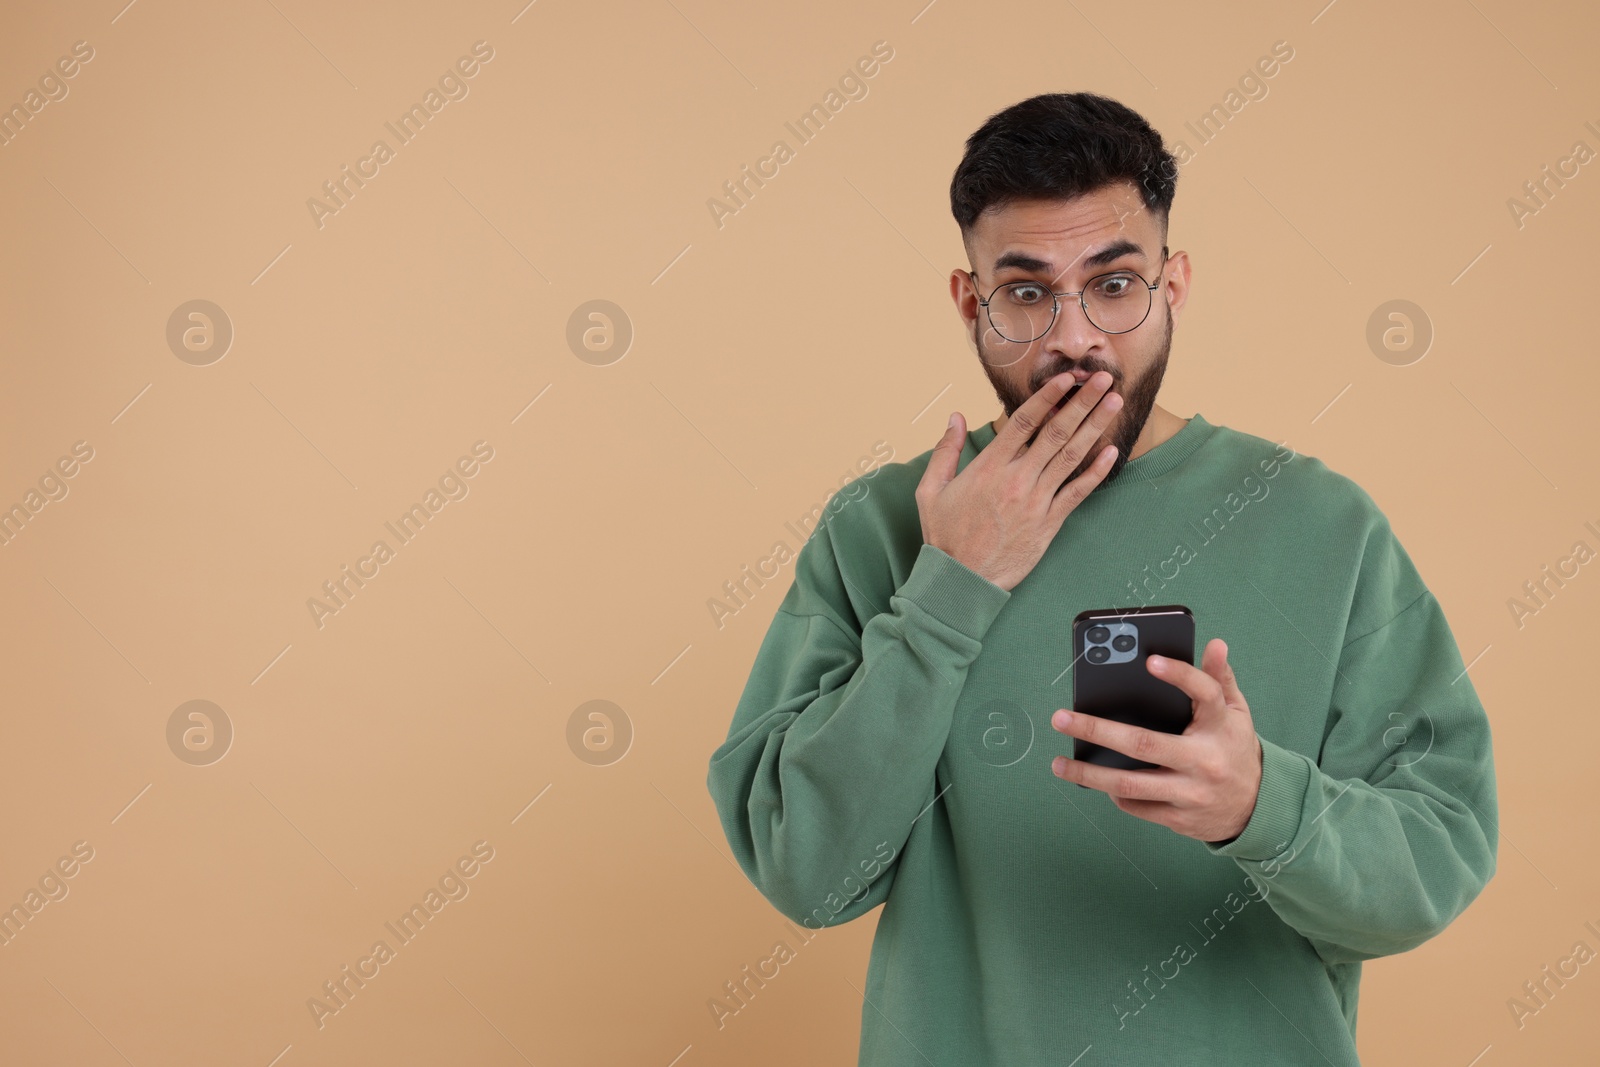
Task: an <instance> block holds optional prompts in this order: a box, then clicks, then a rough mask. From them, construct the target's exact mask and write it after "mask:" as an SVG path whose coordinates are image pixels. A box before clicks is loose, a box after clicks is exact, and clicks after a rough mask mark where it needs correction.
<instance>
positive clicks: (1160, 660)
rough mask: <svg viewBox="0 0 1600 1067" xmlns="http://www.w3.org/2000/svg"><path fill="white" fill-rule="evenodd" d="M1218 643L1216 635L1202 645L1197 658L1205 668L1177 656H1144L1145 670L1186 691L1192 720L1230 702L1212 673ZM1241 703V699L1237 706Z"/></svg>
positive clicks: (1220, 708)
mask: <svg viewBox="0 0 1600 1067" xmlns="http://www.w3.org/2000/svg"><path fill="white" fill-rule="evenodd" d="M1220 643H1221V641H1220V639H1219V638H1213V639H1212V640H1211V642H1210V643H1209V644H1207V645H1206V652H1205V655H1204V656H1203V657H1202V659H1201V662H1202V663H1203V664H1206V669H1202V668H1201V667H1196V666H1193V665H1192V664H1188V663H1185V662H1183V661H1182V660H1179V659H1169V658H1167V657H1165V656H1147V657H1145V669H1146V670H1147V671H1149V672H1150V673H1151V674H1153V675H1154V676H1155V677H1157V678H1160V679H1161V680H1162V681H1163V682H1168V683H1170V684H1172V685H1175V686H1177V687H1178V688H1179V689H1181V690H1183V691H1184V693H1186V694H1188V696H1189V699H1190V700H1192V701H1193V702H1194V716H1195V722H1196V723H1199V722H1201V720H1202V719H1203V718H1208V717H1210V716H1211V715H1214V714H1216V713H1217V712H1219V711H1221V710H1223V709H1225V708H1226V707H1227V705H1228V703H1230V701H1229V700H1228V698H1227V696H1226V694H1225V692H1224V690H1223V685H1222V682H1221V681H1220V680H1218V679H1217V678H1216V677H1215V676H1214V675H1213V674H1212V671H1213V670H1215V664H1216V659H1215V656H1216V653H1215V652H1214V646H1216V645H1218V644H1220ZM1224 647H1226V646H1224ZM1230 673H1231V672H1230ZM1235 692H1237V687H1235ZM1242 705H1243V700H1242V699H1241V700H1240V706H1242Z"/></svg>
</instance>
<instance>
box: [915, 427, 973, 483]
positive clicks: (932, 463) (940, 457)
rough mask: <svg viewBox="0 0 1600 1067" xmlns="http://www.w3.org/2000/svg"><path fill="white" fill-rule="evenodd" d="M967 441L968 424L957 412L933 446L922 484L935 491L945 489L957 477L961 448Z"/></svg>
mask: <svg viewBox="0 0 1600 1067" xmlns="http://www.w3.org/2000/svg"><path fill="white" fill-rule="evenodd" d="M966 439H967V423H966V420H965V419H963V418H962V417H961V412H959V411H957V412H954V413H952V414H951V416H950V425H949V427H948V428H947V429H946V430H945V431H944V436H943V437H941V438H939V443H938V444H936V445H934V446H933V455H931V456H929V457H928V469H927V470H925V471H923V473H922V484H923V485H925V486H928V487H930V488H932V489H934V490H939V489H943V488H944V487H945V486H947V485H949V484H950V481H951V479H953V478H954V477H955V476H956V461H957V460H958V459H960V458H961V446H962V445H963V444H964V443H965V442H966Z"/></svg>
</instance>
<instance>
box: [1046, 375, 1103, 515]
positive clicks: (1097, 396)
mask: <svg viewBox="0 0 1600 1067" xmlns="http://www.w3.org/2000/svg"><path fill="white" fill-rule="evenodd" d="M1112 381H1114V379H1112V376H1110V374H1109V373H1106V371H1094V373H1093V374H1090V378H1088V381H1086V382H1083V387H1082V389H1078V390H1077V392H1075V394H1074V395H1072V398H1070V400H1069V402H1067V403H1064V405H1062V406H1061V411H1056V413H1053V414H1051V416H1050V418H1048V419H1046V421H1045V426H1043V429H1040V430H1038V437H1037V438H1035V440H1034V443H1032V445H1030V446H1029V450H1027V456H1026V461H1027V462H1032V466H1034V470H1037V472H1043V470H1045V466H1046V464H1053V462H1054V461H1056V459H1059V453H1061V451H1064V450H1067V451H1072V453H1074V456H1072V461H1070V462H1067V466H1066V469H1064V470H1061V475H1059V477H1058V478H1056V485H1053V486H1050V488H1051V491H1054V488H1056V486H1059V485H1061V482H1062V480H1064V478H1066V477H1067V474H1069V472H1070V470H1072V469H1074V467H1075V466H1077V462H1078V459H1083V456H1085V454H1086V453H1088V450H1090V446H1091V445H1093V442H1094V437H1099V432H1101V430H1104V429H1106V424H1107V422H1110V418H1112V416H1114V414H1115V413H1117V410H1118V408H1120V406H1122V397H1120V395H1115V394H1112V392H1110V387H1112ZM1090 424H1093V426H1094V435H1093V437H1090V438H1088V440H1083V437H1082V432H1083V427H1086V426H1090Z"/></svg>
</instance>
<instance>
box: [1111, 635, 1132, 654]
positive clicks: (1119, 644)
mask: <svg viewBox="0 0 1600 1067" xmlns="http://www.w3.org/2000/svg"><path fill="white" fill-rule="evenodd" d="M1111 647H1112V648H1114V649H1116V650H1117V651H1118V652H1126V651H1128V650H1129V649H1130V648H1132V647H1133V635H1132V634H1118V635H1117V636H1116V637H1115V638H1113V639H1112V641H1111Z"/></svg>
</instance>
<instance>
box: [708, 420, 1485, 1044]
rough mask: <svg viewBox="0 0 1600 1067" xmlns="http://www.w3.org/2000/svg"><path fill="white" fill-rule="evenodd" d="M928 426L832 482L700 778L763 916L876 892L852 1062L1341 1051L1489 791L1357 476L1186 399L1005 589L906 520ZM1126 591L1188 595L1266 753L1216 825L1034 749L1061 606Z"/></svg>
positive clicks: (1461, 680)
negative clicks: (1240, 806) (1179, 417)
mask: <svg viewBox="0 0 1600 1067" xmlns="http://www.w3.org/2000/svg"><path fill="white" fill-rule="evenodd" d="M994 436H995V431H994V427H993V426H992V424H990V423H984V424H982V425H980V426H979V427H978V428H976V429H974V430H972V431H970V432H969V433H968V435H967V441H966V444H965V446H964V448H963V451H962V454H961V458H960V461H959V468H965V466H966V464H967V463H968V462H970V461H971V460H972V458H973V457H974V456H976V455H977V454H978V452H979V451H981V450H982V449H983V448H984V447H986V446H987V445H988V444H989V443H990V442H991V441H993V440H994ZM930 455H931V450H930V451H929V452H924V453H923V454H921V455H919V456H917V457H916V458H915V459H913V460H911V461H910V462H906V463H889V464H886V465H884V466H882V467H880V468H877V469H875V470H873V471H871V472H870V473H868V474H866V475H864V476H862V477H861V478H859V479H857V481H856V482H852V483H850V484H849V485H847V486H845V487H843V488H842V489H841V490H840V494H839V496H840V498H841V499H842V501H843V503H842V506H838V507H837V508H836V510H833V513H832V514H831V515H830V517H829V518H828V519H827V521H826V522H825V523H822V524H820V525H819V526H818V527H817V528H816V530H815V531H814V532H813V533H812V534H811V536H810V538H809V539H808V540H807V541H806V543H805V545H804V546H803V548H802V549H801V551H800V553H799V554H798V556H797V557H796V559H795V574H794V581H793V584H792V585H791V587H790V588H789V590H788V592H787V594H786V595H785V597H784V599H783V601H782V603H781V604H780V606H779V607H778V609H777V613H776V615H775V616H774V617H773V620H772V624H771V627H770V628H769V629H768V631H767V633H766V636H765V638H764V639H763V641H762V643H761V646H760V651H759V652H758V654H757V656H756V661H755V665H754V667H753V669H752V670H751V674H750V678H749V681H748V683H747V684H746V686H745V688H744V691H743V694H742V696H741V697H740V699H739V703H738V706H737V708H736V709H735V711H734V715H733V722H732V726H731V728H730V729H729V731H728V736H727V740H726V741H725V742H723V744H722V745H721V746H720V747H719V748H718V749H717V750H716V752H715V753H714V754H713V755H712V757H711V761H710V771H709V775H708V778H707V785H708V787H709V789H710V792H711V796H712V799H713V800H714V801H715V803H716V807H717V811H718V814H719V816H720V818H721V821H722V827H723V831H724V833H725V834H726V835H727V838H728V842H729V844H730V845H731V846H732V849H733V854H734V856H735V857H736V858H737V859H738V861H739V864H740V866H741V867H742V868H743V869H744V871H745V873H746V874H747V875H748V876H749V878H750V880H751V882H753V883H754V884H755V886H756V888H757V889H758V890H759V891H760V892H761V893H762V895H763V896H765V897H766V898H767V900H768V901H770V902H771V903H772V905H773V906H774V907H775V908H776V909H777V910H778V911H779V912H781V913H782V914H784V915H786V916H788V917H789V918H790V919H792V920H794V921H795V922H797V923H801V924H803V925H805V926H807V927H810V928H812V929H816V928H820V927H824V926H833V925H837V924H839V923H843V922H848V921H850V920H851V919H855V918H858V917H859V916H861V915H864V914H866V913H867V912H869V911H871V910H872V909H873V908H876V907H877V906H878V905H880V904H882V905H883V912H882V914H881V915H880V916H879V919H878V926H877V931H876V935H875V937H874V940H873V945H872V953H871V960H870V962H869V965H868V969H867V978H866V996H865V1002H864V1003H863V1005H862V1009H861V1045H860V1063H861V1064H863V1065H870V1067H900V1065H904V1067H930V1065H931V1067H994V1065H1004V1067H1027V1065H1032V1064H1040V1065H1043V1064H1051V1065H1054V1067H1063V1065H1066V1064H1069V1063H1076V1064H1081V1065H1082V1067H1089V1065H1091V1064H1107V1063H1116V1064H1129V1063H1137V1064H1158V1063H1162V1064H1165V1063H1181V1064H1189V1065H1192V1064H1226V1065H1229V1067H1236V1065H1239V1064H1317V1065H1322V1064H1335V1065H1343V1064H1355V1063H1358V1062H1359V1061H1358V1059H1357V1055H1356V1039H1355V1030H1356V998H1357V991H1358V985H1359V982H1360V978H1361V961H1362V960H1367V959H1371V958H1373V957H1376V956H1384V955H1390V954H1393V953H1397V952H1405V951H1407V950H1408V949H1412V948H1415V947H1416V946H1418V945H1420V944H1422V943H1423V942H1424V941H1426V940H1427V939H1428V938H1430V937H1433V936H1434V935H1435V934H1438V933H1439V932H1440V931H1441V930H1443V929H1444V928H1445V927H1446V926H1447V925H1448V924H1449V923H1450V922H1451V920H1453V919H1454V918H1455V917H1456V916H1457V915H1459V914H1460V913H1461V911H1462V910H1463V909H1464V908H1465V907H1466V906H1467V905H1468V904H1469V903H1471V901H1472V900H1473V899H1474V898H1475V897H1476V896H1477V894H1478V893H1479V892H1480V891H1481V890H1482V889H1483V887H1484V885H1485V884H1486V883H1487V881H1488V880H1489V878H1490V876H1491V875H1492V874H1493V873H1494V869H1495V858H1496V844H1497V831H1496V824H1497V816H1498V809H1497V804H1496V797H1495V784H1494V765H1493V760H1492V754H1491V750H1490V732H1489V723H1488V720H1487V718H1486V717H1485V715H1484V710H1483V706H1482V704H1481V703H1480V702H1479V700H1478V696H1477V693H1476V691H1475V690H1474V689H1473V686H1472V681H1471V679H1470V678H1469V677H1468V676H1467V674H1466V672H1465V668H1464V666H1463V663H1462V659H1461V655H1460V652H1459V651H1458V649H1457V647H1456V644H1455V640H1454V638H1453V636H1452V634H1451V632H1450V628H1449V626H1448V625H1447V624H1446V621H1445V617H1444V614H1443V612H1442V611H1441V610H1440V607H1439V603H1438V601H1437V600H1435V599H1434V597H1433V595H1432V594H1431V593H1430V592H1429V591H1428V589H1427V587H1426V586H1425V585H1424V584H1423V581H1422V578H1421V577H1420V576H1419V574H1418V573H1417V570H1416V568H1415V567H1414V566H1413V565H1412V562H1411V559H1410V557H1409V556H1408V555H1407V554H1406V552H1405V550H1404V549H1403V548H1402V547H1401V545H1400V542H1399V541H1398V540H1397V539H1396V537H1395V535H1394V533H1393V531H1392V530H1391V529H1390V527H1389V523H1388V521H1387V520H1386V519H1385V518H1384V516H1383V514H1382V513H1381V512H1380V511H1379V510H1378V507H1377V505H1376V504H1375V503H1374V502H1373V500H1372V498H1371V497H1370V496H1368V495H1367V493H1366V492H1365V491H1363V490H1362V489H1361V488H1360V487H1359V486H1358V485H1356V484H1355V483H1354V482H1352V481H1351V480H1350V479H1348V478H1346V477H1344V476H1343V475H1340V474H1337V473H1335V472H1334V471H1332V470H1330V469H1329V468H1328V467H1326V466H1324V465H1323V464H1322V463H1321V462H1320V461H1319V460H1317V459H1314V458H1312V457H1310V456H1305V455H1299V454H1296V453H1295V452H1294V451H1293V450H1292V449H1290V448H1288V447H1287V446H1274V445H1273V444H1271V443H1270V442H1268V441H1265V440H1263V439H1261V438H1259V437H1255V436H1252V435H1250V434H1246V433H1241V432H1239V431H1236V430H1232V429H1229V428H1228V427H1225V426H1216V425H1213V424H1211V423H1209V422H1207V421H1206V420H1205V419H1204V418H1202V417H1201V416H1200V415H1195V416H1194V417H1193V418H1192V419H1190V420H1189V421H1188V423H1187V424H1186V425H1185V426H1184V428H1183V429H1181V430H1180V431H1179V432H1178V433H1177V434H1175V435H1174V436H1173V437H1171V438H1169V439H1168V440H1166V441H1164V442H1162V443H1161V444H1160V445H1158V446H1156V447H1155V448H1153V449H1151V450H1150V451H1149V452H1146V453H1145V454H1143V455H1141V456H1139V457H1137V458H1136V459H1133V460H1130V461H1129V462H1128V464H1127V465H1126V467H1125V468H1124V469H1123V470H1122V472H1121V474H1120V475H1119V477H1118V478H1117V479H1115V480H1114V481H1112V482H1111V483H1110V484H1108V485H1105V486H1103V487H1102V488H1101V489H1100V490H1098V491H1097V492H1095V493H1093V494H1091V495H1090V496H1089V497H1088V498H1087V499H1086V500H1085V501H1084V502H1083V503H1082V504H1080V505H1079V506H1078V508H1077V509H1076V510H1075V511H1074V512H1073V513H1072V514H1071V515H1069V516H1068V517H1067V519H1066V522H1065V523H1064V524H1063V525H1062V527H1061V529H1060V531H1059V532H1058V533H1057V535H1056V537H1055V538H1054V539H1053V541H1052V542H1051V544H1050V546H1049V547H1048V548H1047V549H1046V550H1045V553H1044V555H1043V557H1042V558H1041V559H1040V560H1039V563H1038V564H1037V565H1036V566H1035V568H1034V569H1033V571H1032V572H1031V573H1030V574H1029V575H1028V576H1027V577H1026V578H1024V579H1023V580H1022V582H1021V583H1020V584H1018V585H1017V586H1016V587H1015V588H1014V589H1012V590H1010V591H1007V590H1004V589H1001V588H1000V587H999V586H997V585H995V584H993V583H992V582H990V581H988V580H987V579H986V578H984V577H982V576H981V575H979V574H977V573H976V572H975V571H972V570H970V569H969V568H967V567H966V566H965V565H963V564H961V563H959V562H957V561H956V560H955V559H954V558H952V557H951V556H949V555H948V554H946V553H945V552H943V551H941V550H939V549H937V548H934V547H933V546H932V545H928V544H924V543H923V540H922V530H921V523H920V521H919V518H918V514H917V507H916V500H915V498H914V497H913V492H914V490H915V489H916V486H917V483H918V480H919V479H920V478H921V476H922V472H923V470H924V469H925V468H926V466H927V463H928V458H929V456H930ZM858 483H859V484H858ZM863 486H864V487H865V489H863ZM863 493H864V494H865V495H863ZM1141 604H1183V605H1186V606H1188V607H1189V608H1190V609H1191V610H1192V611H1193V612H1194V617H1195V626H1196V655H1197V657H1198V655H1199V653H1200V651H1202V650H1203V649H1204V648H1205V645H1206V642H1207V641H1209V640H1210V639H1211V638H1213V637H1221V638H1223V639H1224V640H1225V641H1227V643H1228V649H1229V657H1228V658H1229V662H1230V663H1231V664H1232V665H1233V668H1234V671H1235V673H1236V674H1237V677H1238V680H1239V686H1240V688H1241V690H1242V691H1243V693H1244V696H1245V699H1246V700H1247V701H1248V703H1249V706H1250V712H1251V716H1252V718H1253V720H1254V723H1255V728H1256V732H1257V733H1258V734H1259V735H1260V738H1261V743H1262V752H1263V755H1262V778H1261V789H1260V793H1259V796H1258V798H1257V800H1256V806H1255V810H1254V813H1253V814H1252V815H1251V817H1250V821H1249V823H1248V825H1246V827H1245V828H1244V831H1243V832H1242V833H1241V834H1240V835H1239V837H1237V838H1236V839H1234V840H1232V841H1230V842H1227V843H1225V844H1212V843H1207V842H1202V841H1197V840H1195V839H1193V838H1189V837H1184V836H1182V835H1180V834H1177V833H1174V832H1173V831H1171V830H1168V829H1167V828H1165V827H1163V826H1160V825H1158V824H1156V823H1152V822H1148V821H1146V820H1143V819H1139V818H1137V817H1135V816H1132V815H1129V814H1127V813H1125V812H1123V811H1121V810H1120V809H1118V808H1117V807H1116V806H1115V805H1114V804H1112V802H1111V799H1110V798H1109V797H1108V796H1107V795H1106V794H1105V793H1103V792H1100V791H1099V790H1094V789H1086V788H1083V787H1080V786H1078V785H1076V784H1073V783H1071V782H1068V781H1065V780H1063V779H1061V778H1058V777H1056V776H1055V775H1054V774H1053V773H1052V772H1051V769H1050V764H1051V760H1052V759H1053V758H1054V757H1055V756H1057V755H1068V756H1070V755H1071V754H1072V739H1071V738H1070V737H1068V736H1067V735H1065V734H1061V733H1059V732H1058V731H1056V730H1055V729H1054V728H1053V727H1052V726H1051V725H1050V717H1051V715H1052V713H1053V712H1054V711H1055V710H1056V709H1057V708H1064V707H1071V704H1072V700H1071V694H1072V669H1071V664H1072V658H1073V657H1072V653H1071V645H1070V642H1071V625H1072V619H1073V616H1075V615H1077V614H1078V613H1079V612H1080V611H1083V610H1085V609H1087V608H1112V607H1129V606H1134V605H1141ZM803 936H804V937H806V938H807V939H809V938H810V937H812V936H815V935H813V934H811V933H809V932H806V933H805V934H804V935H803ZM792 947H793V946H791V949H792ZM1084 1053H1087V1054H1086V1055H1083V1058H1082V1059H1081V1060H1079V1059H1075V1058H1074V1057H1078V1056H1079V1055H1080V1054H1084Z"/></svg>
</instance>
